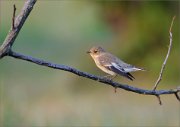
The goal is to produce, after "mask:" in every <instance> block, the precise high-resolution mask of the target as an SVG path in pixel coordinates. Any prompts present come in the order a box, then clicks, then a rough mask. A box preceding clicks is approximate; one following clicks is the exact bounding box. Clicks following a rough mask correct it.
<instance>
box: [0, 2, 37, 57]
mask: <svg viewBox="0 0 180 127" xmlns="http://www.w3.org/2000/svg"><path fill="white" fill-rule="evenodd" d="M35 3H36V0H27V1H26V2H25V3H24V6H23V8H22V10H21V12H20V14H19V15H18V16H17V17H16V18H15V11H16V7H15V5H14V12H13V18H12V29H11V30H10V32H9V33H8V35H7V36H6V39H5V40H4V42H3V44H2V45H1V47H0V58H2V57H4V56H5V55H6V54H8V52H9V50H11V47H12V45H13V43H14V41H15V39H16V37H17V35H18V33H19V31H20V30H21V28H22V26H23V25H24V23H25V21H26V19H27V17H28V15H29V14H30V12H31V10H32V9H33V6H34V4H35Z"/></svg>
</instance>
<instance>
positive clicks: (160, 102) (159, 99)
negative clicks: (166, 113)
mask: <svg viewBox="0 0 180 127" xmlns="http://www.w3.org/2000/svg"><path fill="white" fill-rule="evenodd" d="M156 97H157V99H158V102H159V105H162V101H161V98H160V96H159V95H156Z"/></svg>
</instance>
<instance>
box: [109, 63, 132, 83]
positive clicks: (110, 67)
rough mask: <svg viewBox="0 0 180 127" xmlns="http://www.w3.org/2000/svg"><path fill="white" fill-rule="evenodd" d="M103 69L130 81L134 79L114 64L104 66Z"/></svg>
mask: <svg viewBox="0 0 180 127" xmlns="http://www.w3.org/2000/svg"><path fill="white" fill-rule="evenodd" d="M105 67H106V68H107V69H109V70H111V71H113V72H115V73H117V74H119V75H122V76H124V77H126V78H128V79H130V80H133V79H135V78H134V77H133V76H132V75H131V74H130V73H129V72H126V71H125V70H124V69H123V68H122V67H121V66H119V65H117V64H116V63H111V64H108V65H105Z"/></svg>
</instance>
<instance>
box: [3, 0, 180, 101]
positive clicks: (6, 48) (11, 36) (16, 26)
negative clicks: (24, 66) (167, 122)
mask: <svg viewBox="0 0 180 127" xmlns="http://www.w3.org/2000/svg"><path fill="white" fill-rule="evenodd" d="M35 3H36V0H27V1H26V2H25V4H24V7H23V9H22V10H21V12H20V14H19V15H18V16H17V17H16V18H15V11H16V9H15V6H14V13H13V18H12V28H13V29H11V31H10V32H9V33H8V35H7V37H6V39H5V40H4V42H3V44H2V45H1V47H0V59H1V58H3V57H4V56H10V57H13V58H16V59H21V60H25V61H28V62H32V63H35V64H38V65H41V66H45V67H50V68H53V69H58V70H64V71H67V72H71V73H73V74H75V75H78V76H81V77H85V78H88V79H91V80H95V81H98V82H101V83H104V84H105V85H111V86H113V87H115V88H121V89H124V90H126V91H130V92H134V93H138V94H143V95H154V96H156V97H158V100H159V103H160V104H161V103H162V102H161V100H160V95H164V94H174V95H176V98H177V100H179V101H180V99H179V95H178V93H179V92H180V88H177V89H170V90H157V91H155V90H145V89H141V88H137V87H133V86H130V85H126V84H121V83H117V82H114V81H112V80H109V79H107V78H104V77H100V76H95V75H92V74H89V73H87V72H82V71H79V70H77V69H76V68H72V67H70V66H66V65H60V64H54V63H51V62H48V61H44V60H41V59H38V58H34V57H31V56H27V55H23V54H20V53H17V52H14V51H13V50H12V49H11V47H12V45H13V43H14V41H15V39H16V37H17V35H18V33H19V31H20V30H21V28H22V26H23V24H24V23H25V21H26V19H27V17H28V15H29V14H30V12H31V10H32V9H33V6H34V5H35Z"/></svg>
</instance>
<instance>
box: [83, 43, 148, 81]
mask: <svg viewBox="0 0 180 127" xmlns="http://www.w3.org/2000/svg"><path fill="white" fill-rule="evenodd" d="M87 53H88V54H90V56H91V57H92V58H93V60H94V62H95V64H96V65H97V67H98V68H100V69H101V70H102V71H104V72H105V73H107V74H108V75H107V76H105V77H108V76H112V78H111V79H113V78H114V77H116V76H117V75H121V76H124V77H126V78H128V79H129V80H131V81H133V80H134V79H135V78H134V76H133V75H132V74H130V72H135V71H145V69H143V68H139V67H135V66H133V65H131V64H127V63H125V62H124V61H122V60H121V59H119V58H118V57H116V56H114V55H112V54H111V53H109V52H107V51H106V50H105V49H103V48H102V47H100V46H94V47H92V48H91V49H90V50H89V51H87Z"/></svg>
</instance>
